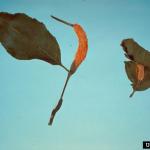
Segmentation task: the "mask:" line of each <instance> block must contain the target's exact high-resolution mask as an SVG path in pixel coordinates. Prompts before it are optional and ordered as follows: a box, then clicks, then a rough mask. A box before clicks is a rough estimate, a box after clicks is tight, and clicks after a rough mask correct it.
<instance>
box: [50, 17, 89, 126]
mask: <svg viewBox="0 0 150 150" xmlns="http://www.w3.org/2000/svg"><path fill="white" fill-rule="evenodd" d="M51 17H52V18H54V19H56V20H57V21H60V22H62V23H64V24H66V25H69V26H71V27H73V29H74V31H75V32H76V34H77V37H78V42H79V45H78V49H77V52H76V55H75V58H74V60H73V62H72V65H71V67H70V71H69V72H68V76H67V79H66V81H65V85H64V88H63V90H62V93H61V96H60V99H59V101H58V104H57V105H56V107H55V108H54V109H53V110H52V113H51V117H50V120H49V123H48V124H49V125H52V123H53V119H54V117H55V114H56V112H57V111H58V110H59V109H60V107H61V105H62V102H63V95H64V92H65V89H66V86H67V84H68V81H69V79H70V77H71V76H72V75H73V74H74V73H75V71H76V70H77V68H78V67H79V65H80V64H81V63H82V61H83V60H84V59H85V57H86V54H87V50H88V40H87V36H86V33H85V31H84V30H83V28H82V27H81V26H80V25H78V24H71V23H68V22H66V21H64V20H61V19H59V18H56V17H54V16H51Z"/></svg>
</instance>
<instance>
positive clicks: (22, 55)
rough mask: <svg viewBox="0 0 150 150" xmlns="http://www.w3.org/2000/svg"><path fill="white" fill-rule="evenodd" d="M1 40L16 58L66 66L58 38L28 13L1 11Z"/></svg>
mask: <svg viewBox="0 0 150 150" xmlns="http://www.w3.org/2000/svg"><path fill="white" fill-rule="evenodd" d="M0 42H1V43H2V45H3V46H4V47H5V49H6V50H7V52H8V53H9V54H11V55H12V56H13V57H15V58H16V59H21V60H31V59H40V60H43V61H46V62H48V63H50V64H53V65H60V66H62V67H63V68H65V67H64V66H63V65H62V63H61V53H60V48H59V45H58V42H57V40H56V38H55V37H54V36H53V35H52V34H51V33H50V32H49V31H48V30H47V29H46V27H45V25H44V24H43V23H41V22H39V21H38V20H36V19H33V18H31V17H29V16H27V15H26V14H23V13H16V14H9V13H5V12H1V13H0ZM65 69H66V68H65ZM66 70H67V69H66Z"/></svg>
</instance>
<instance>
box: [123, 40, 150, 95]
mask: <svg viewBox="0 0 150 150" xmlns="http://www.w3.org/2000/svg"><path fill="white" fill-rule="evenodd" d="M121 46H122V47H123V49H124V51H125V56H126V57H127V58H128V59H130V61H125V70H126V73H127V76H128V78H129V80H130V81H131V82H132V84H131V85H132V87H133V92H132V93H131V95H130V97H132V96H133V94H134V92H135V91H143V90H146V89H148V88H150V52H148V51H147V50H145V49H144V48H142V47H141V46H140V45H139V44H138V43H136V42H135V41H134V40H133V39H126V40H123V41H122V43H121Z"/></svg>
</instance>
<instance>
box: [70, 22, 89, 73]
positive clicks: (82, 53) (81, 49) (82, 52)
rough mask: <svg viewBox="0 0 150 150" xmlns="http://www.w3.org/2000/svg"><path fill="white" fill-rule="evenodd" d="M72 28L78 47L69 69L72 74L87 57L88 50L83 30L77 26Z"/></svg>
mask: <svg viewBox="0 0 150 150" xmlns="http://www.w3.org/2000/svg"><path fill="white" fill-rule="evenodd" d="M73 28H74V31H75V32H76V34H77V37H78V41H79V46H78V49H77V52H76V55H75V58H74V61H73V63H72V65H71V68H70V71H71V72H72V73H74V72H75V71H76V70H77V68H78V67H79V65H80V64H81V63H82V62H83V60H84V59H85V57H86V55H87V50H88V40H87V36H86V33H85V32H84V30H83V28H82V27H81V26H80V25H78V24H74V25H73Z"/></svg>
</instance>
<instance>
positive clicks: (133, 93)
mask: <svg viewBox="0 0 150 150" xmlns="http://www.w3.org/2000/svg"><path fill="white" fill-rule="evenodd" d="M134 93H135V90H133V92H132V93H131V94H130V96H129V97H130V98H131V97H132V96H133V95H134Z"/></svg>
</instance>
